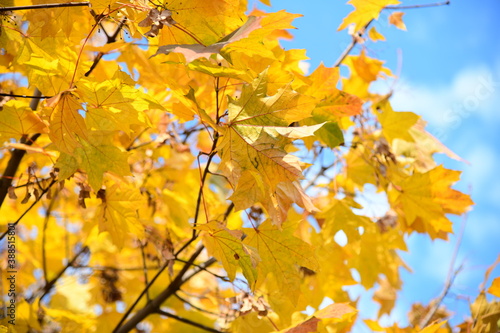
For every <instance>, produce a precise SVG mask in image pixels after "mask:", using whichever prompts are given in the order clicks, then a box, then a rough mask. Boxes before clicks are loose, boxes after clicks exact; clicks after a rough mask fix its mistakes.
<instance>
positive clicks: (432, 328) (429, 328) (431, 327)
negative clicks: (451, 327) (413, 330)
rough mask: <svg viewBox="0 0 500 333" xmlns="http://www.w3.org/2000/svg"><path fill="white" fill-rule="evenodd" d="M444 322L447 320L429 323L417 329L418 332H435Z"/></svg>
mask: <svg viewBox="0 0 500 333" xmlns="http://www.w3.org/2000/svg"><path fill="white" fill-rule="evenodd" d="M446 322H447V320H445V321H442V322H440V323H434V324H431V325H429V326H427V327H425V328H424V329H423V330H421V331H419V333H436V332H437V331H438V330H439V329H440V328H441V326H443V325H444V324H446Z"/></svg>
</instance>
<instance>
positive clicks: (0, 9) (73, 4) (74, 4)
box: [0, 2, 90, 12]
mask: <svg viewBox="0 0 500 333" xmlns="http://www.w3.org/2000/svg"><path fill="white" fill-rule="evenodd" d="M81 6H90V2H66V3H48V4H45V5H31V6H14V7H0V12H6V11H12V10H26V9H45V8H59V7H81Z"/></svg>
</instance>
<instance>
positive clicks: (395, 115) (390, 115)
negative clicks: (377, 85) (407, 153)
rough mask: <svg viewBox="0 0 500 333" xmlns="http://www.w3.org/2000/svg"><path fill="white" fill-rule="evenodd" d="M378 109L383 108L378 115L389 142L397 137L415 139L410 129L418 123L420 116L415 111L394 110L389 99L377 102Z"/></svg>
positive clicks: (412, 140)
mask: <svg viewBox="0 0 500 333" xmlns="http://www.w3.org/2000/svg"><path fill="white" fill-rule="evenodd" d="M377 110H381V112H379V113H378V114H377V117H378V119H379V121H380V124H381V125H382V133H383V134H384V136H385V137H386V139H387V141H388V142H389V143H392V142H393V140H394V139H396V138H398V139H402V140H405V141H409V142H414V141H415V140H414V138H413V136H412V135H411V134H410V132H409V131H410V128H411V127H413V126H414V125H415V124H416V123H417V121H418V120H419V118H420V117H419V116H417V115H416V114H415V113H413V112H394V110H393V109H392V107H391V105H390V104H389V102H388V101H387V100H385V101H383V102H381V103H379V104H377Z"/></svg>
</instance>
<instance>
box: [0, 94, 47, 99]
mask: <svg viewBox="0 0 500 333" xmlns="http://www.w3.org/2000/svg"><path fill="white" fill-rule="evenodd" d="M0 96H6V97H18V98H38V99H44V98H51V97H52V96H42V95H39V96H37V95H18V94H7V93H0Z"/></svg>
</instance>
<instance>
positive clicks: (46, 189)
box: [0, 179, 57, 240]
mask: <svg viewBox="0 0 500 333" xmlns="http://www.w3.org/2000/svg"><path fill="white" fill-rule="evenodd" d="M56 182H57V181H56V180H54V179H53V180H52V182H51V183H50V184H49V186H47V187H46V188H45V189H44V190H43V191H42V193H40V195H39V196H38V198H36V200H35V202H33V203H32V204H31V206H29V207H28V209H26V210H25V211H24V213H23V214H22V215H21V216H19V218H18V219H17V220H16V222H14V223H12V224H11V225H14V226H16V225H17V224H18V223H19V221H21V220H22V218H23V217H24V216H25V215H26V214H28V212H29V211H30V210H31V209H32V208H33V207H35V205H36V204H37V203H38V201H40V200H41V199H42V197H43V195H44V194H45V193H47V192H48V191H49V190H50V188H51V187H52V186H53V185H54V184H55V183H56ZM8 232H9V229H8V228H7V230H5V232H4V233H3V234H2V235H1V236H0V240H2V239H3V238H4V237H5V236H6V235H7V233H8Z"/></svg>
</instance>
